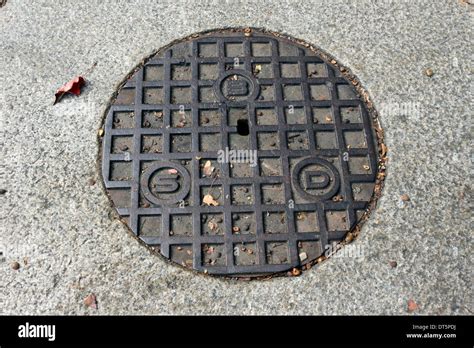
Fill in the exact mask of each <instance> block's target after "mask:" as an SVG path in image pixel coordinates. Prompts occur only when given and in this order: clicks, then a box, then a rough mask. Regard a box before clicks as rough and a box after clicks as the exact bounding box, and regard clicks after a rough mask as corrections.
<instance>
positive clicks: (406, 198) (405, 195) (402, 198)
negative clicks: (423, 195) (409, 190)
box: [400, 193, 410, 202]
mask: <svg viewBox="0 0 474 348" xmlns="http://www.w3.org/2000/svg"><path fill="white" fill-rule="evenodd" d="M400 199H401V200H402V201H404V202H408V201H409V200H410V196H408V195H407V194H406V193H404V194H403V195H401V196H400Z"/></svg>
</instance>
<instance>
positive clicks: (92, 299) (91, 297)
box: [84, 294, 97, 309]
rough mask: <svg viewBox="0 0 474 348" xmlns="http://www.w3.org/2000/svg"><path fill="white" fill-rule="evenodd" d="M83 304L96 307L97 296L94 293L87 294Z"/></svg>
mask: <svg viewBox="0 0 474 348" xmlns="http://www.w3.org/2000/svg"><path fill="white" fill-rule="evenodd" d="M84 304H85V305H86V306H87V307H90V308H93V309H97V298H96V296H95V295H94V294H89V295H87V297H86V298H85V299H84Z"/></svg>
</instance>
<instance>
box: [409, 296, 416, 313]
mask: <svg viewBox="0 0 474 348" xmlns="http://www.w3.org/2000/svg"><path fill="white" fill-rule="evenodd" d="M417 309H418V305H417V304H416V302H415V301H413V300H412V299H410V300H408V302H407V311H408V313H412V312H414V311H416V310H417Z"/></svg>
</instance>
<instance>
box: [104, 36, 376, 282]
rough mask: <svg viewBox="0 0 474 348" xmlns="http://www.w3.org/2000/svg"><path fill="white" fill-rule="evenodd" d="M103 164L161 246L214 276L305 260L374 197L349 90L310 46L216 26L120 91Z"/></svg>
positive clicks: (122, 200)
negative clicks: (248, 34) (224, 29)
mask: <svg viewBox="0 0 474 348" xmlns="http://www.w3.org/2000/svg"><path fill="white" fill-rule="evenodd" d="M104 128H105V135H104V138H103V144H102V151H103V157H102V174H103V179H104V182H105V186H106V189H107V191H108V194H109V196H110V198H111V199H112V201H113V203H114V205H115V207H116V209H117V211H118V213H119V214H120V215H121V216H122V217H123V218H124V219H125V220H126V223H127V224H128V225H129V227H130V228H131V230H132V231H133V233H134V234H135V235H137V236H138V237H139V238H140V239H141V240H143V241H144V242H145V243H146V244H148V245H149V246H153V247H154V248H155V249H156V250H159V251H160V252H161V254H162V255H163V256H165V257H166V258H169V259H171V260H172V261H174V262H176V263H178V264H181V265H183V266H185V267H189V268H193V269H196V270H199V271H204V272H206V273H211V274H226V275H250V276H252V275H265V274H271V273H277V272H281V271H286V270H289V269H292V268H293V267H298V266H301V265H304V264H306V263H308V262H312V261H313V260H315V259H317V258H318V257H319V256H320V255H322V254H323V252H324V249H325V247H326V246H327V245H329V244H331V243H333V242H339V241H341V240H342V239H343V238H344V236H345V235H346V233H347V232H348V231H350V230H351V229H352V228H353V227H354V226H355V225H356V223H357V221H358V219H359V218H360V216H361V215H362V214H363V213H364V210H365V209H366V208H367V205H368V202H369V201H370V200H371V198H372V195H373V191H374V185H375V182H376V174H377V152H376V146H375V143H374V141H375V138H374V135H373V131H372V125H371V119H370V117H369V115H368V112H367V108H366V106H365V104H364V102H363V101H362V100H361V98H360V97H359V96H358V95H356V90H355V89H354V88H353V86H352V85H351V84H350V82H348V80H346V79H345V78H344V77H343V76H341V75H340V73H339V70H338V69H335V68H334V67H333V66H332V65H331V64H329V63H327V62H325V61H324V60H323V59H322V58H321V57H319V56H318V55H317V54H316V53H314V52H313V51H311V50H309V49H307V48H305V47H303V46H301V45H298V44H295V43H293V42H291V41H289V40H283V39H279V38H276V37H274V36H272V35H269V34H265V33H255V32H254V33H253V34H252V35H251V36H247V35H244V33H243V32H238V31H237V32H223V33H222V32H215V33H210V34H207V35H203V36H199V37H195V38H191V39H188V40H184V41H182V42H179V43H176V44H174V45H171V46H169V47H167V48H165V49H162V50H161V51H159V52H158V54H156V55H155V56H153V57H152V58H150V59H149V60H148V61H147V62H146V63H145V64H144V65H143V66H141V67H139V69H138V70H137V71H136V72H135V73H134V74H133V76H132V77H130V78H129V79H128V80H127V81H126V83H125V84H124V85H123V86H122V87H121V88H120V89H119V91H118V94H117V96H116V98H114V100H113V102H112V105H111V107H110V109H109V110H108V113H107V116H106V119H105V124H104Z"/></svg>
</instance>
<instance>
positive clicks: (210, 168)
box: [202, 161, 214, 176]
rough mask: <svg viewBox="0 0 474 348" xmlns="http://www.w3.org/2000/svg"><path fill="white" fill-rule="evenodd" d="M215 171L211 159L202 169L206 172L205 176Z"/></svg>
mask: <svg viewBox="0 0 474 348" xmlns="http://www.w3.org/2000/svg"><path fill="white" fill-rule="evenodd" d="M213 171H214V167H213V166H212V163H211V161H207V162H206V163H205V164H204V168H203V169H202V172H203V173H204V175H205V176H211V174H212V172H213Z"/></svg>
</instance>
